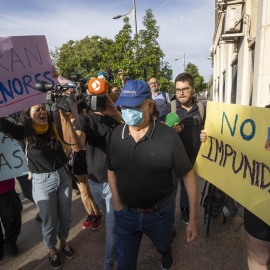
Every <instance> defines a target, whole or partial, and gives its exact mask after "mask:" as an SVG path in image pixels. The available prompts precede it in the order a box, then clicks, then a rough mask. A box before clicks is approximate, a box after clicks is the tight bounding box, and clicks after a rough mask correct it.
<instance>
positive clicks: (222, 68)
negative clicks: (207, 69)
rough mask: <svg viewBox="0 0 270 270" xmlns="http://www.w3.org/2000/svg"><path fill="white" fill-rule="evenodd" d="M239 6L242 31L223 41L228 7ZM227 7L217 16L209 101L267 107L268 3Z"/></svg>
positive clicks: (269, 95)
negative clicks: (210, 98)
mask: <svg viewBox="0 0 270 270" xmlns="http://www.w3.org/2000/svg"><path fill="white" fill-rule="evenodd" d="M241 2H243V3H242V10H241V24H242V28H241V30H242V31H240V32H239V33H236V35H235V33H229V34H228V35H229V37H227V38H225V37H224V36H223V34H224V27H225V18H226V12H227V9H228V6H229V5H227V4H229V3H232V4H233V5H235V4H239V3H241ZM226 3H227V4H226ZM226 3H225V5H222V6H220V11H221V12H219V13H218V12H216V19H215V24H216V25H215V33H214V40H213V43H214V45H213V47H214V69H213V93H212V98H213V100H214V101H218V102H226V103H236V104H241V105H253V106H260V107H263V106H265V105H267V104H270V0H246V1H226ZM217 4H218V1H217V0H216V5H217ZM217 6H219V5H217ZM231 6H232V5H231ZM240 35H242V36H240ZM236 75H237V76H236Z"/></svg>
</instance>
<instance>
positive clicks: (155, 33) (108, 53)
mask: <svg viewBox="0 0 270 270" xmlns="http://www.w3.org/2000/svg"><path fill="white" fill-rule="evenodd" d="M123 22H124V25H123V28H122V29H121V30H120V31H119V33H118V34H117V35H116V36H115V38H114V40H110V39H107V38H101V37H99V36H93V37H91V38H89V37H88V36H87V37H85V38H84V39H82V40H80V41H73V40H70V41H68V42H67V43H65V44H63V45H62V46H61V47H60V48H57V47H56V48H55V51H51V57H52V61H53V63H54V65H55V66H56V67H57V68H58V70H59V72H60V74H61V75H62V76H64V77H67V78H68V77H69V76H70V74H71V73H73V72H74V70H78V72H80V73H84V75H85V78H89V77H95V76H97V73H98V71H101V70H103V71H104V70H106V68H108V67H111V69H112V70H114V69H118V68H122V69H123V70H124V72H125V76H130V77H131V78H133V79H139V80H143V79H144V74H143V69H144V68H145V69H146V71H147V80H148V79H149V78H151V77H156V78H158V80H159V82H160V84H161V89H162V90H166V91H168V90H169V89H171V85H170V81H171V79H172V70H171V68H170V66H169V64H168V62H165V61H164V60H163V58H164V53H163V52H162V50H161V48H160V46H159V44H158V41H157V39H158V37H159V31H160V28H159V26H157V22H156V20H155V18H154V15H153V13H152V10H151V9H148V10H146V15H145V16H144V18H143V26H144V27H145V29H142V30H140V31H139V34H137V35H134V37H132V28H131V25H130V24H129V19H128V18H127V17H125V18H124V20H123ZM114 78H115V81H114V84H115V83H117V84H118V85H119V86H121V82H120V78H119V76H117V75H116V76H114Z"/></svg>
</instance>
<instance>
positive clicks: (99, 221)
mask: <svg viewBox="0 0 270 270" xmlns="http://www.w3.org/2000/svg"><path fill="white" fill-rule="evenodd" d="M101 226H102V215H97V216H95V218H94V221H93V225H92V230H93V231H96V230H98V229H100V228H101Z"/></svg>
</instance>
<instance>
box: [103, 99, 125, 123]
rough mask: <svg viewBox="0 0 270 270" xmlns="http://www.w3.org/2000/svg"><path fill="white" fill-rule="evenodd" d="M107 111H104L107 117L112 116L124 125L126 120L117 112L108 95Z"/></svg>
mask: <svg viewBox="0 0 270 270" xmlns="http://www.w3.org/2000/svg"><path fill="white" fill-rule="evenodd" d="M106 98H107V100H106V111H103V112H102V114H105V115H107V116H110V117H112V118H114V119H115V120H116V121H118V122H119V123H124V120H123V118H122V115H121V113H120V112H119V111H118V110H117V108H116V107H115V106H114V103H113V101H112V100H111V99H110V97H109V96H108V95H106Z"/></svg>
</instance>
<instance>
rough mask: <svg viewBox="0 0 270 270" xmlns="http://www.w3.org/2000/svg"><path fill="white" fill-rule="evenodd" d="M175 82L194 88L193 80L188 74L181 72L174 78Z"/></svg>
mask: <svg viewBox="0 0 270 270" xmlns="http://www.w3.org/2000/svg"><path fill="white" fill-rule="evenodd" d="M176 82H189V84H190V86H191V87H194V78H193V76H192V75H191V74H190V73H188V72H183V73H180V74H179V75H177V76H176V78H175V83H176Z"/></svg>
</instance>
